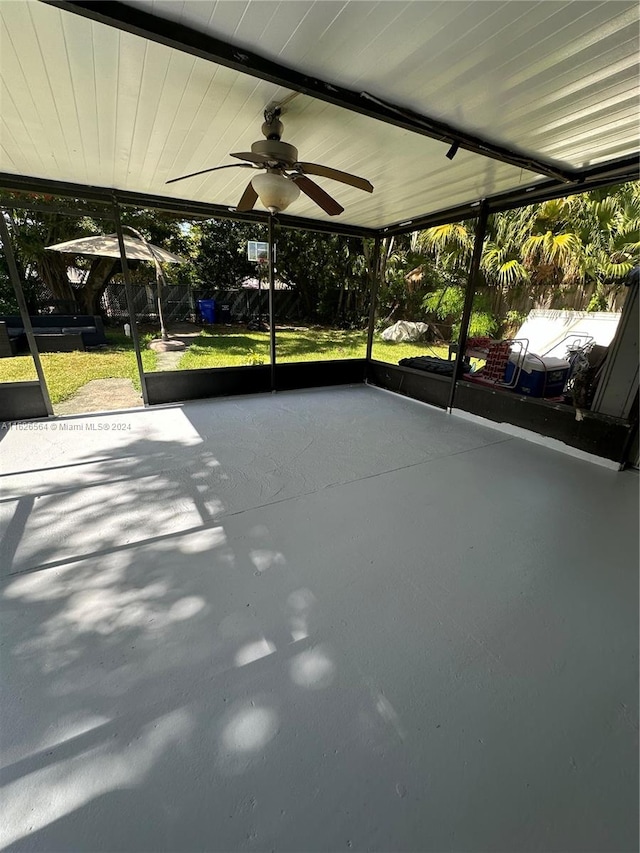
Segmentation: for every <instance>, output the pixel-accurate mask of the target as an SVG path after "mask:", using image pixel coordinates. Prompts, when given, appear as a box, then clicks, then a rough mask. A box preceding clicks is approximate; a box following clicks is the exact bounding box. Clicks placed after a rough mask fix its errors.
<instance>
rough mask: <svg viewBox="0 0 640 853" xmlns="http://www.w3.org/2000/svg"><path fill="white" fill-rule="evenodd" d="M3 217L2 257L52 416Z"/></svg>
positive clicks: (0, 216)
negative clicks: (4, 259) (7, 269)
mask: <svg viewBox="0 0 640 853" xmlns="http://www.w3.org/2000/svg"><path fill="white" fill-rule="evenodd" d="M4 217H5V211H4V210H3V211H2V213H1V214H0V236H1V237H2V245H3V246H4V256H5V258H6V259H7V266H8V267H9V278H10V279H11V284H12V285H13V289H14V291H15V294H16V299H17V301H18V308H19V309H20V317H21V319H22V325H23V326H24V330H25V333H26V335H27V341H28V342H29V350H30V351H31V356H32V358H33V363H34V364H35V367H36V373H37V375H38V382H39V383H40V391H41V392H42V398H43V400H44V405H45V408H46V410H47V414H48V415H49V416H52V415H53V406H52V405H51V397H50V396H49V389H48V388H47V380H46V379H45V376H44V371H43V369H42V362H41V361H40V353H39V352H38V345H37V344H36V339H35V336H34V334H33V326H32V325H31V318H30V317H29V309H28V308H27V300H26V299H25V298H24V292H23V290H22V282H21V281H20V275H19V274H18V267H17V265H16V259H15V256H14V254H13V246H12V245H11V235H10V234H9V229H8V228H7V223H6V220H5V218H4Z"/></svg>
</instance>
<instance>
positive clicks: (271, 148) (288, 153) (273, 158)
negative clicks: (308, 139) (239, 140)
mask: <svg viewBox="0 0 640 853" xmlns="http://www.w3.org/2000/svg"><path fill="white" fill-rule="evenodd" d="M251 151H252V152H253V153H254V154H259V155H260V156H261V157H264V158H265V160H268V161H269V162H270V163H271V162H273V163H284V164H285V165H287V166H293V164H294V163H297V162H298V149H297V148H296V147H295V146H293V145H289V143H288V142H280V141H279V140H277V139H261V140H260V141H259V142H253V143H252V144H251Z"/></svg>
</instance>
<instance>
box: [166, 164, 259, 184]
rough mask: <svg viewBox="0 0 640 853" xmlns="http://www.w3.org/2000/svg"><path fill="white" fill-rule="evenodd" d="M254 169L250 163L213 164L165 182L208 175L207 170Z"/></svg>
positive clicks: (173, 182)
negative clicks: (209, 167) (211, 166)
mask: <svg viewBox="0 0 640 853" xmlns="http://www.w3.org/2000/svg"><path fill="white" fill-rule="evenodd" d="M238 168H240V169H253V168H254V167H253V166H250V165H249V164H248V163H230V164H229V165H228V166H213V168H211V169H200V171H199V172H190V173H189V174H188V175H180V177H179V178H171V180H169V181H165V184H175V182H176V181H186V179H187V178H195V176H196V175H206V174H207V172H217V171H218V170H219V169H238Z"/></svg>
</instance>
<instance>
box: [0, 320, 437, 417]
mask: <svg viewBox="0 0 640 853" xmlns="http://www.w3.org/2000/svg"><path fill="white" fill-rule="evenodd" d="M152 337H154V334H153V333H148V334H143V335H142V336H141V343H142V346H143V350H142V361H143V364H144V369H145V372H152V371H154V370H156V369H157V364H156V363H157V356H156V353H155V352H153V351H152V350H149V349H146V344H147V343H148V341H149V340H150V339H151V338H152ZM107 338H108V340H109V346H108V347H107V348H106V349H103V350H94V351H93V352H56V353H43V354H42V355H41V356H40V358H41V360H42V367H43V369H44V373H45V377H46V379H47V385H48V387H49V393H50V395H51V402H52V403H54V404H55V403H61V402H62V401H63V400H67V399H68V398H69V397H71V396H72V395H73V394H75V392H76V391H77V390H78V389H79V388H81V387H82V386H83V385H85V384H86V383H87V382H89V381H90V380H91V379H112V378H114V379H115V378H118V379H120V378H129V379H131V380H133V384H134V386H135V388H136V389H137V390H140V381H139V379H138V370H137V367H136V359H135V353H134V352H133V344H132V343H131V340H130V339H129V338H127V337H125V336H124V335H123V334H122V332H115V331H108V332H107ZM366 346H367V333H366V332H362V331H360V332H351V331H342V330H339V329H320V328H319V329H296V330H293V331H282V332H278V333H277V358H278V361H279V362H291V361H326V360H329V359H341V358H364V356H365V351H366ZM425 354H427V355H439V356H440V357H441V358H446V357H447V348H446V347H443V346H439V347H432V346H430V345H429V344H424V343H415V344H406V343H400V344H390V343H385V341H381V340H380V338H379V337H378V336H377V337H376V339H375V341H374V347H373V357H374V358H377V359H379V360H380V361H388V362H391V363H392V364H397V363H398V361H399V360H400V359H401V358H408V357H410V356H413V355H425ZM268 363H269V333H268V332H248V331H247V330H246V329H244V328H240V327H223V328H216V329H215V330H214V331H209V330H205V331H203V333H202V334H201V335H200V336H199V337H198V338H196V339H195V343H193V344H192V345H191V347H190V348H189V350H188V351H187V352H186V353H185V354H184V355H183V356H182V358H181V359H180V361H179V362H178V366H177V367H178V369H179V370H188V369H191V368H201V367H232V366H234V365H247V364H268ZM36 378H37V377H36V371H35V367H34V365H33V360H32V359H31V356H30V355H20V356H16V357H15V358H2V359H0V382H20V381H24V380H27V379H36Z"/></svg>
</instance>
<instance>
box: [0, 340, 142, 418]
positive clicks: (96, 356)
mask: <svg viewBox="0 0 640 853" xmlns="http://www.w3.org/2000/svg"><path fill="white" fill-rule="evenodd" d="M106 335H107V339H108V341H109V346H108V347H107V348H106V349H102V350H94V351H93V352H52V353H42V355H41V356H40V359H41V361H42V369H43V370H44V375H45V378H46V380H47V386H48V388H49V394H50V395H51V402H52V403H54V404H55V403H61V402H62V401H63V400H67V399H68V398H69V397H71V396H73V394H75V392H76V391H77V390H78V389H79V388H81V387H82V386H83V385H85V384H86V383H87V382H89V381H90V380H91V379H127V378H128V379H131V380H133V384H134V387H135V388H136V389H137V390H138V391H139V390H140V380H139V378H138V368H137V365H136V357H135V353H134V351H133V344H132V342H131V340H130V338H127V337H126V336H125V335H124V334H123V333H122V332H114V331H107V333H106ZM150 337H151V336H150V335H147V336H145V337H144V338H143V339H142V344H143V346H145V345H146V342H147V340H148V339H149V338H150ZM142 362H143V365H144V369H145V372H146V371H151V370H153V369H154V368H155V364H156V354H155V352H153V351H152V350H149V349H143V351H142ZM27 379H37V375H36V370H35V367H34V365H33V359H32V358H31V356H30V355H29V354H27V355H19V356H15V357H14V358H2V359H0V382H22V381H25V380H27Z"/></svg>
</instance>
